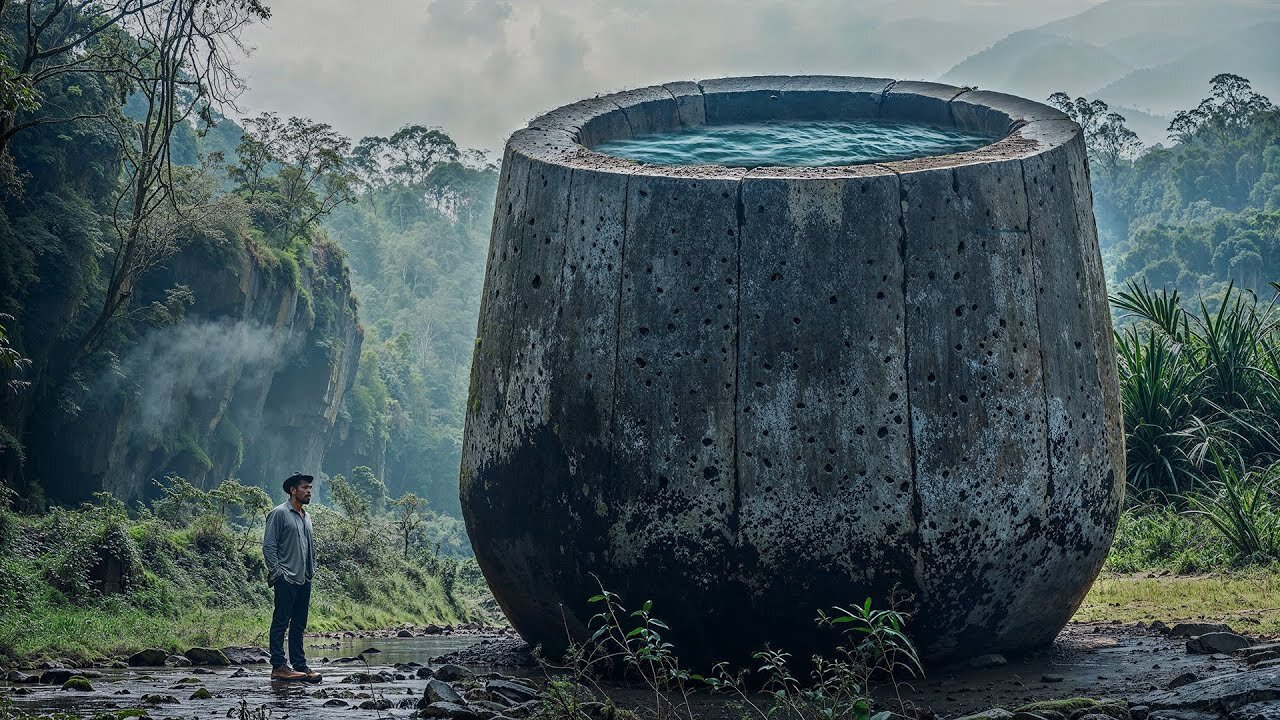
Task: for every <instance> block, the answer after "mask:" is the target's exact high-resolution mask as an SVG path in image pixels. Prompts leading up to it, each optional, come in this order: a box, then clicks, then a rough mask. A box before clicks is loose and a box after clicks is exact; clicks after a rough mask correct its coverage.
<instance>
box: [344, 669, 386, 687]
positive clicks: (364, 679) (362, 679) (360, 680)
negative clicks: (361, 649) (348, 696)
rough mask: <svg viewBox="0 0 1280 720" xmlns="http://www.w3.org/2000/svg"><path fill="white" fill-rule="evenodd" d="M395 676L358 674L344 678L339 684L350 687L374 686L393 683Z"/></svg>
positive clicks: (379, 673) (376, 673)
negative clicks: (375, 684)
mask: <svg viewBox="0 0 1280 720" xmlns="http://www.w3.org/2000/svg"><path fill="white" fill-rule="evenodd" d="M394 680H395V676H394V675H392V674H390V673H386V672H358V673H351V674H350V675H348V676H346V677H344V678H342V679H341V680H339V681H338V682H341V683H346V684H348V685H372V684H374V683H387V682H393V681H394Z"/></svg>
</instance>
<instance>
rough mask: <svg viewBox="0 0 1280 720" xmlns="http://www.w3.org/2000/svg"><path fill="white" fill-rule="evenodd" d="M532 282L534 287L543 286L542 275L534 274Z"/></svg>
mask: <svg viewBox="0 0 1280 720" xmlns="http://www.w3.org/2000/svg"><path fill="white" fill-rule="evenodd" d="M531 284H532V285H533V287H534V289H537V288H540V287H542V276H541V275H534V276H533V282H532V283H531Z"/></svg>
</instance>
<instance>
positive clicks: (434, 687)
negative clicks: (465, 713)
mask: <svg viewBox="0 0 1280 720" xmlns="http://www.w3.org/2000/svg"><path fill="white" fill-rule="evenodd" d="M437 702H443V703H452V704H454V705H466V701H464V700H463V699H462V696H461V695H459V694H458V692H457V691H456V690H454V689H453V687H451V686H450V685H449V683H447V682H444V681H442V680H440V679H438V678H431V679H430V680H428V681H427V687H426V688H425V689H423V691H422V701H421V702H419V703H418V707H419V708H425V707H426V706H428V705H430V704H432V703H437Z"/></svg>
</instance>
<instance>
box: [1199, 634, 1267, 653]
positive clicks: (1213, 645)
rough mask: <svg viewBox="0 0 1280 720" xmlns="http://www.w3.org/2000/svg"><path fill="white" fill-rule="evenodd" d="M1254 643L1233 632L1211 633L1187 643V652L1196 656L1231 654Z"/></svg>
mask: <svg viewBox="0 0 1280 720" xmlns="http://www.w3.org/2000/svg"><path fill="white" fill-rule="evenodd" d="M1252 644H1253V641H1252V640H1250V639H1249V638H1247V637H1245V636H1243V635H1237V634H1235V633H1233V632H1210V633H1205V634H1203V635H1200V636H1198V637H1194V638H1191V639H1190V640H1188V641H1187V652H1189V653H1192V654H1196V655H1209V654H1212V653H1230V652H1235V651H1236V650H1241V649H1243V648H1247V647H1249V646H1250V645H1252Z"/></svg>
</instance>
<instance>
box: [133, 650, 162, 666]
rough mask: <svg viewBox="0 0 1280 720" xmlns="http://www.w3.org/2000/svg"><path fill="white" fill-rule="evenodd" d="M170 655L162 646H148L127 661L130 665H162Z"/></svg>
mask: <svg viewBox="0 0 1280 720" xmlns="http://www.w3.org/2000/svg"><path fill="white" fill-rule="evenodd" d="M168 656H169V653H167V652H165V651H163V650H161V649H160V648H147V649H146V650H141V651H139V652H136V653H134V654H132V655H130V656H129V659H128V660H126V661H125V662H127V663H129V666H130V667H161V666H163V665H164V659H165V658H166V657H168Z"/></svg>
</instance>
